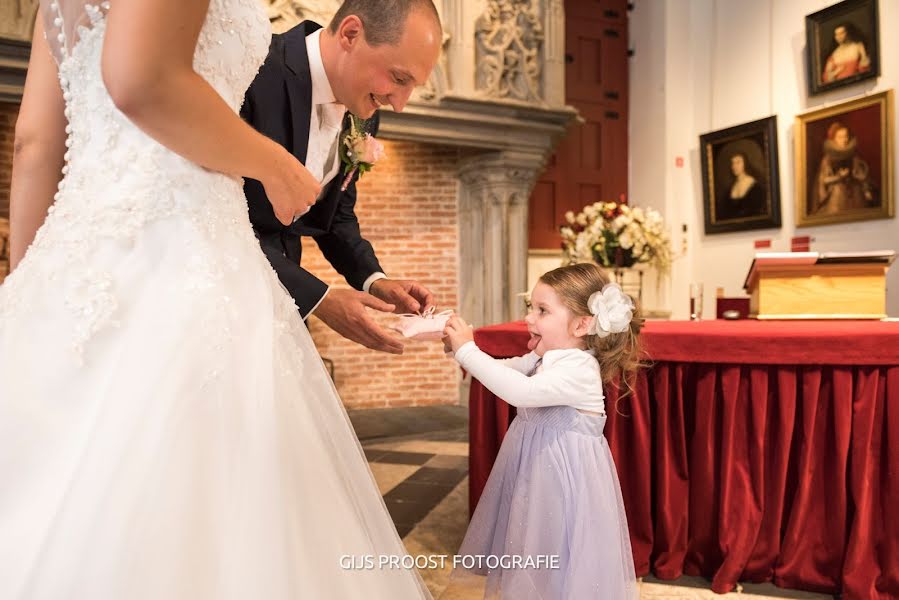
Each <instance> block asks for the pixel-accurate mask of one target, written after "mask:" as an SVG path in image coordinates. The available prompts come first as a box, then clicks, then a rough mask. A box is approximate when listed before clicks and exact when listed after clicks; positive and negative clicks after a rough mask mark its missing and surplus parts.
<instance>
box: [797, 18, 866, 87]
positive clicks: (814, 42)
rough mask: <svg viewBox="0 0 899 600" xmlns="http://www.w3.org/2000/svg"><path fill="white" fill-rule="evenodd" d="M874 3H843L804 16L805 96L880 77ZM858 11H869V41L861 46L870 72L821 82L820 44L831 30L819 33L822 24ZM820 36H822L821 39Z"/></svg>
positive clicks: (828, 35)
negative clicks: (806, 86) (863, 46)
mask: <svg viewBox="0 0 899 600" xmlns="http://www.w3.org/2000/svg"><path fill="white" fill-rule="evenodd" d="M877 3H878V0H844V1H843V2H840V3H839V4H834V5H833V6H828V7H827V8H825V9H823V10H819V11H818V12H815V13H812V14H810V15H807V16H806V17H805V39H806V42H805V51H806V52H805V53H806V67H807V75H808V93H809V95H815V94H821V93H824V92H827V91H830V90H833V89H836V88H841V87H845V86H847V85H852V84H854V83H858V82H859V81H864V80H866V79H875V78H877V77H880V18H879V16H878V6H877ZM860 9H867V10H868V11H869V12H870V14H869V17H868V19H869V21H870V23H869V24H870V25H871V33H870V35H871V37H872V39H870V40H868V43H867V44H866V45H865V51H866V52H867V54H868V57H869V58H870V61H871V67H870V69H869V70H868V71H865V72H863V73H857V74H855V75H851V76H849V77H846V78H844V79H838V80H836V81H832V82H830V83H824V82H822V81H821V73H822V72H823V70H824V65H823V64H822V62H821V54H822V51H821V46H822V41H825V40H830V39H831V36H832V35H833V32H832V31H831V32H830V33H825V32H822V30H821V29H822V25H823V24H824V23H826V22H832V21H834V20H835V19H837V18H839V17H840V16H843V15H850V14H852V13H855V12H856V11H858V10H860ZM822 34H824V36H823V37H822Z"/></svg>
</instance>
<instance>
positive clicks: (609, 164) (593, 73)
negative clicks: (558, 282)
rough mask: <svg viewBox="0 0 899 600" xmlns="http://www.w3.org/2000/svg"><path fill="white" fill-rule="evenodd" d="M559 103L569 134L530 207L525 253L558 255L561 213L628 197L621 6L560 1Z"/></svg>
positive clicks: (602, 0) (613, 0)
mask: <svg viewBox="0 0 899 600" xmlns="http://www.w3.org/2000/svg"><path fill="white" fill-rule="evenodd" d="M565 61H566V63H567V64H566V69H565V96H566V102H567V103H568V104H570V105H571V106H573V107H574V108H576V109H577V110H578V112H579V113H580V115H581V118H583V119H584V122H583V123H576V124H574V125H572V126H571V128H570V129H569V132H568V136H567V137H566V138H565V139H564V140H562V141H561V142H560V143H559V146H558V148H557V149H556V153H555V155H554V156H553V157H552V158H551V159H550V161H549V163H548V164H547V168H546V170H545V171H544V173H543V174H542V175H541V177H540V179H539V180H538V181H537V184H536V185H535V187H534V192H533V193H532V194H531V199H530V212H529V217H528V220H529V243H530V247H531V248H541V249H542V248H546V249H558V248H559V244H560V243H561V239H560V237H559V226H560V225H561V224H562V221H563V220H564V215H565V212H566V211H569V210H572V211H575V212H578V211H579V210H581V208H583V207H584V206H585V205H586V204H589V203H592V202H596V201H599V200H618V199H620V198H622V197H626V196H627V106H628V69H627V67H628V64H627V63H628V52H627V2H626V0H566V2H565Z"/></svg>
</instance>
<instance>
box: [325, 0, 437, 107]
mask: <svg viewBox="0 0 899 600" xmlns="http://www.w3.org/2000/svg"><path fill="white" fill-rule="evenodd" d="M351 18H354V17H348V19H351ZM359 27H360V28H361V27H362V26H361V23H360V24H359ZM342 30H343V28H341V31H342ZM362 33H363V35H359V36H358V37H356V38H347V37H343V38H341V47H342V48H343V49H344V56H343V59H344V60H343V61H342V63H343V64H342V65H341V68H340V77H338V81H336V82H333V85H332V87H333V88H334V95H335V96H336V97H337V100H338V102H340V103H342V104H344V105H346V107H347V108H348V109H349V111H350V112H352V113H353V114H355V115H357V116H359V117H362V118H365V119H367V118H368V117H370V116H372V115H373V114H374V112H375V111H376V110H377V109H378V108H379V107H380V106H386V105H390V106H392V107H393V110H395V111H402V110H403V108H405V106H406V102H408V100H409V96H410V94H412V90H413V89H414V88H415V87H416V86H419V85H422V84H424V83H425V82H426V81H427V80H428V77H430V75H431V71H432V70H433V69H434V65H435V64H436V63H437V59H438V58H439V56H440V45H441V37H442V33H441V30H440V27H439V24H438V23H437V22H436V20H435V19H434V18H433V17H432V16H431V15H429V14H427V13H425V12H424V11H419V10H413V11H412V12H411V13H410V14H409V16H408V18H407V19H406V23H405V25H404V28H403V34H402V36H401V38H400V40H399V43H398V44H396V45H391V44H381V45H379V46H370V45H369V44H368V42H367V41H366V39H365V36H364V30H363V31H362ZM338 34H340V31H339V32H338Z"/></svg>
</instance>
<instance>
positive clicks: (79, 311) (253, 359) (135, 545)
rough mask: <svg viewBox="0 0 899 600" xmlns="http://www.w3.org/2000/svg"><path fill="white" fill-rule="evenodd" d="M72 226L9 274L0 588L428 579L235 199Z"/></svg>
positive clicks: (393, 590) (58, 592)
mask: <svg viewBox="0 0 899 600" xmlns="http://www.w3.org/2000/svg"><path fill="white" fill-rule="evenodd" d="M234 194H235V195H238V194H240V196H239V199H240V200H241V201H243V200H242V194H241V192H240V188H239V184H235V189H234ZM76 229H77V224H76V223H73V222H72V221H71V220H69V219H67V218H63V217H60V216H58V214H56V213H54V214H52V215H51V216H50V217H49V218H48V220H47V223H45V225H44V228H43V229H42V230H41V233H40V234H39V235H40V236H41V237H42V243H40V244H37V245H36V246H33V247H32V249H31V250H29V253H28V254H27V255H26V257H25V259H24V261H23V262H22V263H21V265H20V266H19V268H18V269H17V270H16V271H15V272H13V274H12V275H11V277H10V278H8V279H7V281H6V283H5V284H4V285H3V286H2V287H0V598H2V599H3V600H25V599H27V600H61V599H69V598H71V599H78V600H82V599H84V600H87V599H89V600H124V599H128V600H163V599H164V600H252V599H260V600H261V599H265V600H296V599H298V598H321V599H326V598H327V599H343V598H363V597H364V598H379V599H383V600H397V599H405V598H409V599H412V598H429V597H430V595H429V594H428V592H427V590H426V588H425V587H424V585H423V584H422V582H421V579H420V578H419V577H418V574H417V573H416V572H415V571H414V570H408V569H402V568H395V569H377V568H375V569H353V568H347V567H348V566H350V565H351V564H352V563H350V562H349V560H348V558H347V557H353V556H356V557H358V556H375V557H377V556H381V555H384V556H392V555H403V554H405V551H404V548H403V544H402V541H401V540H400V538H399V536H398V535H397V533H396V529H395V528H394V526H393V523H392V522H391V519H390V516H389V514H388V513H387V510H386V507H385V505H384V502H383V500H382V499H381V496H380V494H379V492H378V489H377V486H376V483H375V481H374V479H373V477H372V474H371V471H370V469H369V468H368V464H367V462H366V460H365V458H364V455H363V453H362V450H361V448H360V446H359V443H358V441H357V439H356V438H355V436H354V433H353V430H352V428H351V425H350V423H349V420H348V419H347V415H346V412H345V410H344V408H343V406H342V404H341V402H340V399H339V398H338V396H337V393H336V391H335V389H334V387H333V385H332V383H331V380H330V378H329V377H328V374H327V371H326V369H325V368H324V366H323V365H322V361H321V359H320V357H319V355H318V353H317V351H316V349H315V346H314V344H313V341H312V339H311V337H310V336H309V333H308V331H307V329H306V327H305V325H304V324H303V322H302V320H301V319H300V317H299V314H298V312H297V310H296V307H295V306H294V304H293V301H292V299H291V298H290V297H289V296H288V295H287V293H286V291H285V290H284V288H283V287H282V286H281V285H280V283H279V282H278V280H277V278H276V276H275V274H274V272H273V271H272V269H271V267H270V265H269V264H268V262H267V261H266V259H265V257H264V256H263V254H262V252H261V251H260V249H259V246H258V244H257V242H256V241H255V239H254V238H253V235H252V232H251V230H250V227H249V222H248V221H247V220H246V216H245V215H244V217H243V218H242V219H235V221H234V224H233V225H231V224H229V225H228V227H220V228H219V229H218V230H217V235H216V236H210V235H209V233H208V231H205V232H204V229H203V227H202V226H201V225H198V223H196V222H195V221H193V220H191V219H188V218H184V217H179V216H177V215H174V216H171V217H166V218H162V219H159V220H157V221H155V222H152V223H149V224H147V225H146V226H144V227H142V228H141V229H140V230H139V231H138V232H136V233H135V235H134V236H132V237H130V238H128V239H105V238H103V239H93V240H91V252H90V253H89V254H87V253H86V254H85V255H83V256H79V257H78V260H74V261H73V260H71V256H66V253H67V252H69V251H70V250H72V248H74V247H76V246H73V245H72V244H66V243H64V241H65V238H66V236H67V235H68V236H70V237H71V236H73V235H76V236H91V235H95V236H96V233H97V232H96V231H91V230H87V231H84V230H82V231H77V230H76ZM207 229H208V228H207ZM73 230H76V231H73ZM63 266H66V267H65V268H63ZM358 563H359V560H358V559H357V560H356V564H358Z"/></svg>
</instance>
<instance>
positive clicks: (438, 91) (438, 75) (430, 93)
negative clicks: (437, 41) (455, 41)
mask: <svg viewBox="0 0 899 600" xmlns="http://www.w3.org/2000/svg"><path fill="white" fill-rule="evenodd" d="M450 39H451V36H450V34H449V32H447V31H446V30H444V31H443V43H442V48H443V49H442V50H441V51H440V59H439V60H438V61H437V64H436V65H435V66H434V71H433V72H432V73H431V76H430V77H429V78H428V81H427V82H426V83H425V84H424V85H423V86H421V87H420V88H416V90H415V96H414V97H415V98H416V99H418V100H422V101H424V102H435V101H437V100H440V97H441V96H442V95H443V94H444V93H445V92H446V90H448V89H449V88H450V78H449V61H448V60H447V58H446V57H447V50H448V47H449V43H450Z"/></svg>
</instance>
